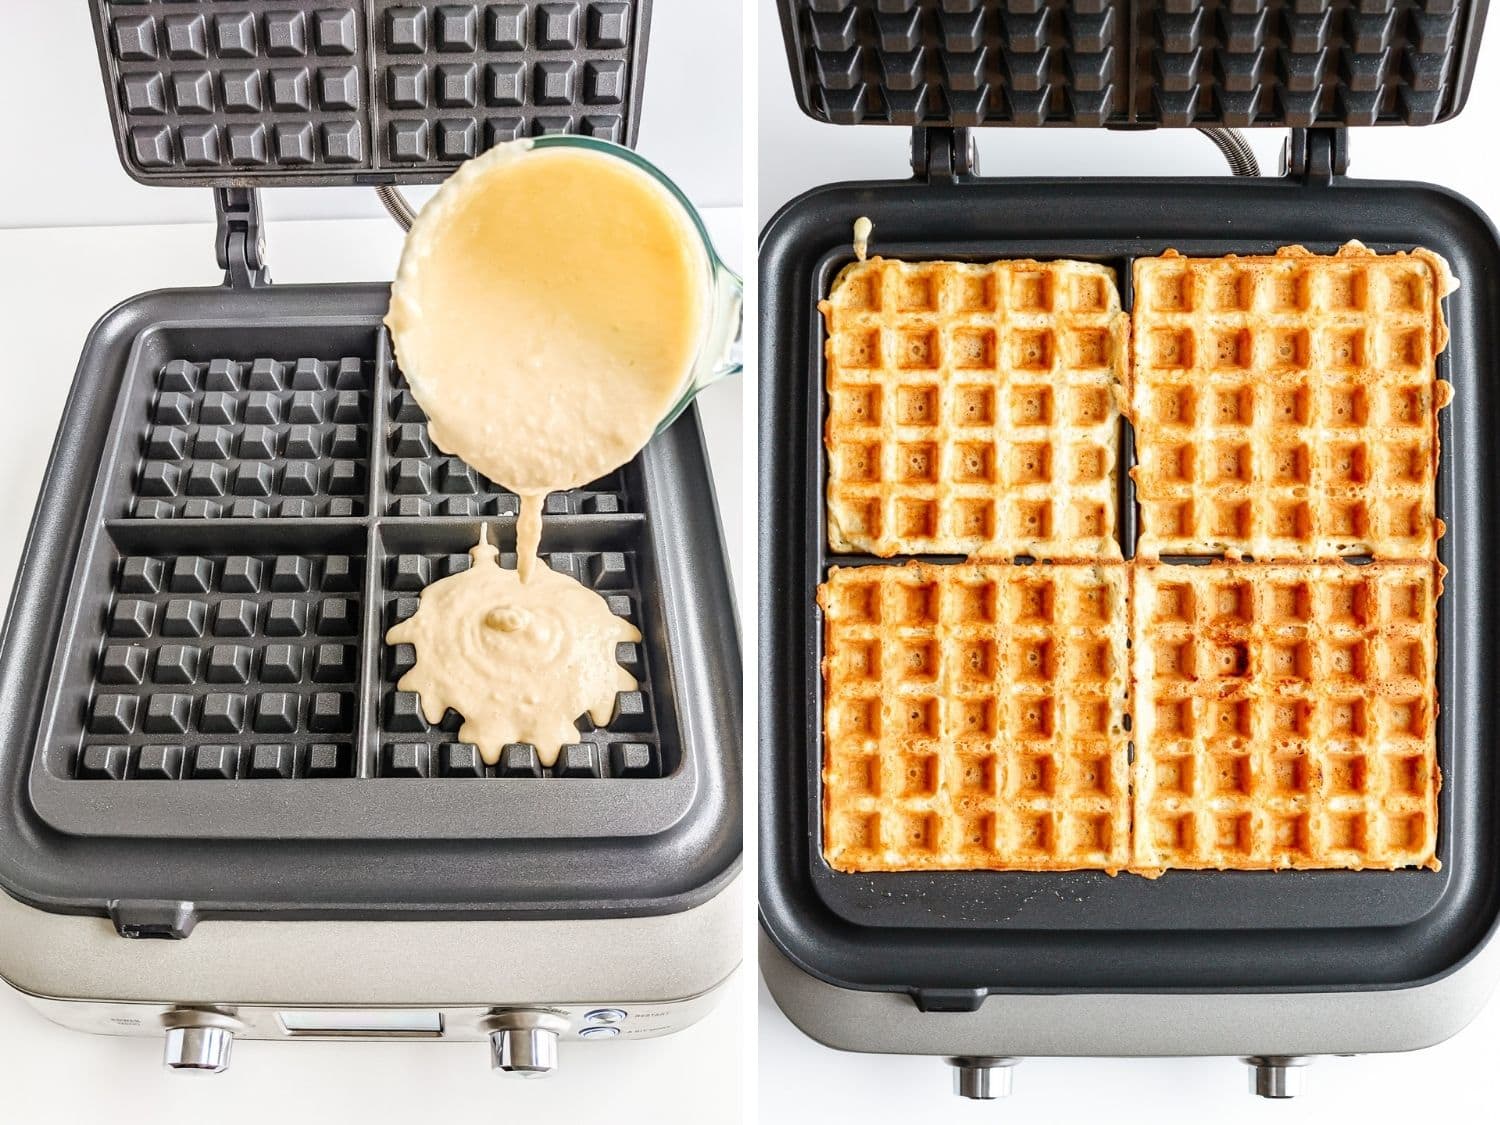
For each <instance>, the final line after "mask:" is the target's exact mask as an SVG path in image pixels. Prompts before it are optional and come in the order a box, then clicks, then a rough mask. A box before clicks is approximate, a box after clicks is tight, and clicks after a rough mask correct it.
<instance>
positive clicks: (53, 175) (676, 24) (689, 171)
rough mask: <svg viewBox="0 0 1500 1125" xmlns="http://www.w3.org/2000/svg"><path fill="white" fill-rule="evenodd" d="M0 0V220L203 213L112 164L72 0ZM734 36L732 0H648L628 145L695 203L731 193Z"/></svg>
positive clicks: (304, 206)
mask: <svg viewBox="0 0 1500 1125" xmlns="http://www.w3.org/2000/svg"><path fill="white" fill-rule="evenodd" d="M0 9H3V10H4V13H5V30H4V32H3V33H0V54H3V56H4V59H5V62H4V69H3V70H0V93H3V95H4V96H3V97H0V138H3V140H0V169H3V170H4V173H5V174H4V175H0V226H13V227H31V226H61V225H64V224H72V223H87V224H89V225H91V226H104V225H109V224H112V223H180V222H192V221H206V220H211V219H212V218H213V198H212V196H211V195H210V194H209V192H208V191H207V190H204V189H198V190H193V189H190V188H177V189H171V190H168V189H163V188H153V187H143V186H142V185H140V184H138V183H136V182H135V181H134V180H132V179H131V178H130V177H129V176H127V175H126V174H125V171H124V169H123V168H121V167H120V158H119V154H118V152H117V151H116V149H115V139H114V133H113V131H112V130H111V128H110V123H109V111H108V109H107V108H106V102H105V100H104V81H103V79H102V78H101V77H100V74H99V57H98V53H97V51H96V49H95V47H94V31H93V21H92V16H91V15H90V6H89V4H87V3H86V2H85V0H0ZM742 40H743V35H742V33H741V8H740V4H739V2H738V0H654V2H653V5H652V19H651V42H650V44H649V55H648V58H647V68H646V94H645V99H644V104H643V105H642V107H641V109H640V121H641V130H640V135H639V137H638V138H637V147H639V148H640V150H641V151H642V152H644V153H648V154H650V156H651V159H652V160H654V161H655V162H656V163H657V164H659V165H660V166H661V167H662V169H663V170H664V171H666V173H667V174H668V175H670V176H671V177H672V178H673V179H674V180H676V181H677V183H678V184H679V185H680V186H681V187H682V189H683V191H685V192H686V193H687V195H688V196H689V197H690V198H691V199H693V200H694V201H695V202H697V203H698V205H699V206H703V207H725V206H737V205H738V204H739V203H741V202H742V195H741V187H742V183H743V171H742V167H741V160H740V156H741V144H740V140H741V134H740V129H739V121H740V105H741V96H740V91H741V87H742V84H743V83H742V77H743V71H742V69H741V66H742V63H741V58H740V51H739V45H740V43H741V42H742ZM426 190H430V189H414V190H413V198H418V199H420V198H423V197H424V195H425V192H426ZM264 203H265V207H266V211H267V214H268V215H269V217H271V218H272V219H306V218H324V217H335V218H351V217H358V216H367V217H372V216H375V215H379V214H383V213H384V212H382V211H381V209H380V204H379V203H378V202H376V199H375V193H374V192H373V191H371V190H370V189H369V188H356V187H349V188H279V189H277V190H276V191H274V192H270V193H268V194H266V195H265V198H264Z"/></svg>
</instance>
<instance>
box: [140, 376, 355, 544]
mask: <svg viewBox="0 0 1500 1125" xmlns="http://www.w3.org/2000/svg"><path fill="white" fill-rule="evenodd" d="M373 377H374V365H373V364H372V363H371V362H370V361H368V360H363V359H360V358H359V357H358V356H345V357H343V358H340V359H317V358H314V357H303V358H300V359H281V360H278V359H273V358H270V357H260V358H256V359H248V360H241V359H231V358H217V359H213V360H209V361H207V362H197V363H195V362H192V361H190V360H186V359H173V360H171V361H170V362H168V363H166V364H164V365H163V366H162V367H161V368H160V370H158V372H157V373H156V384H155V391H154V393H153V394H152V395H151V397H150V399H149V400H148V401H147V403H146V406H145V410H146V413H147V415H148V420H149V425H148V427H147V428H145V431H144V433H143V435H142V437H141V439H140V442H141V445H140V457H141V460H140V465H139V469H138V470H137V472H136V474H135V477H134V489H133V496H132V498H131V499H130V500H129V501H128V507H127V510H126V511H125V512H124V513H123V514H125V515H128V516H131V517H134V518H139V519H173V518H185V519H218V518H220V517H224V518H231V519H265V518H267V517H279V518H295V519H304V518H307V517H310V516H324V517H333V518H347V517H351V516H361V515H363V514H364V513H365V511H366V507H367V504H368V499H367V496H366V492H367V489H368V479H367V478H368V454H369V449H368V446H369V439H370V424H369V423H370V395H371V383H372V380H373Z"/></svg>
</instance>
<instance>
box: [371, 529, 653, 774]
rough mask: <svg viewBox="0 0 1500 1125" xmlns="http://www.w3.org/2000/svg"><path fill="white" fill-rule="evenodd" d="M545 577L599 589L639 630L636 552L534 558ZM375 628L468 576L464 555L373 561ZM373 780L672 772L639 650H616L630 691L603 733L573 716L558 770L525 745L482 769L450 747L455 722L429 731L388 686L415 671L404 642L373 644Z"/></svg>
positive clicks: (467, 751) (454, 742)
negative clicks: (376, 694)
mask: <svg viewBox="0 0 1500 1125" xmlns="http://www.w3.org/2000/svg"><path fill="white" fill-rule="evenodd" d="M542 559H543V561H544V562H545V563H546V564H547V565H548V566H550V567H551V568H552V569H553V570H555V571H558V572H559V573H563V574H567V575H569V576H571V577H573V578H576V579H578V580H579V581H580V582H582V583H583V584H584V585H586V586H588V587H589V588H590V589H593V590H596V591H598V593H599V595H600V596H601V597H603V598H604V599H605V601H606V602H607V603H608V605H609V608H610V610H611V611H612V612H613V613H614V614H615V615H616V616H619V617H623V618H624V619H625V620H627V621H629V622H630V623H631V624H633V625H635V626H636V627H637V628H640V629H641V631H642V633H643V634H644V632H645V629H644V628H643V627H642V614H641V604H642V603H641V583H640V578H639V570H638V568H639V566H640V562H639V558H638V555H637V553H636V552H635V551H633V550H624V551H573V552H558V551H554V552H550V553H547V554H544V555H543V556H542ZM382 564H383V565H382V574H381V580H382V587H381V588H382V599H383V613H382V617H381V621H380V628H381V631H382V635H383V633H384V630H386V629H389V628H390V627H391V626H393V625H396V624H397V623H399V622H401V621H405V620H406V619H407V618H409V617H411V616H412V615H413V614H414V613H416V611H417V606H418V595H419V594H420V593H421V591H422V589H423V588H424V587H425V586H426V585H427V584H428V583H430V582H433V581H436V580H437V579H439V578H446V577H448V576H449V575H451V574H457V573H459V572H461V571H464V570H467V569H468V568H469V565H470V559H469V556H468V555H467V554H463V553H456V554H447V555H431V554H415V553H406V554H399V553H387V554H386V555H385V556H384V557H383V560H382ZM500 564H501V565H502V566H505V567H514V566H515V565H516V558H515V555H514V553H504V554H502V555H501V557H500ZM380 649H381V680H380V698H381V713H380V728H379V732H378V740H379V744H380V757H379V761H378V763H377V764H376V776H379V777H408V778H423V777H446V778H483V777H512V778H541V777H547V778H604V777H629V778H653V777H664V776H666V775H668V774H670V773H672V772H673V770H675V769H676V766H677V761H676V758H675V751H674V749H673V747H671V746H670V745H669V744H666V743H664V742H663V740H662V738H661V734H660V732H659V731H658V729H657V725H656V718H655V711H654V710H653V709H652V707H651V696H652V690H651V681H650V677H649V674H648V671H647V665H646V651H645V646H644V645H642V644H634V643H621V644H619V645H616V646H615V659H616V660H617V661H618V662H619V664H620V666H621V667H622V668H624V669H625V670H626V671H627V672H629V673H630V674H631V675H632V676H634V677H635V679H636V682H637V685H638V686H637V689H636V690H635V691H628V692H619V693H617V694H616V696H615V709H614V714H613V715H612V716H611V717H610V721H609V723H608V724H607V725H606V726H603V727H596V726H594V724H593V722H592V721H591V720H590V719H589V717H588V716H587V715H584V716H581V717H580V718H579V724H580V731H579V736H578V740H577V741H576V742H573V743H569V744H567V745H565V746H563V748H562V751H561V753H560V755H559V757H558V759H557V762H556V763H555V764H554V765H552V766H550V767H544V766H543V765H542V764H541V761H540V759H539V758H538V757H537V753H536V749H535V747H533V746H530V745H528V744H525V743H515V744H512V745H508V746H506V747H504V748H503V749H502V750H501V754H500V761H499V762H498V763H497V764H495V765H493V766H486V765H485V763H484V761H483V759H481V758H480V756H479V750H478V748H477V747H475V746H473V745H470V744H469V743H466V742H460V741H459V740H458V730H459V728H460V727H461V726H462V725H463V720H462V718H461V717H460V716H459V715H458V714H457V713H456V712H454V711H452V710H450V711H449V712H448V713H447V714H446V715H445V716H444V717H443V720H442V721H441V722H440V723H439V724H437V725H435V726H434V725H432V724H429V723H428V722H427V721H426V719H424V718H423V716H422V711H421V706H420V699H419V698H418V696H417V694H416V693H415V692H410V691H400V690H398V689H397V687H396V684H397V682H398V681H399V680H400V679H401V677H402V676H403V675H405V674H406V672H408V671H409V670H410V669H411V668H412V666H413V665H414V664H415V663H416V649H415V647H414V646H412V645H409V644H401V645H390V644H385V643H383V642H382V643H381V646H380Z"/></svg>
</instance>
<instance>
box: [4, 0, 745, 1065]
mask: <svg viewBox="0 0 1500 1125" xmlns="http://www.w3.org/2000/svg"><path fill="white" fill-rule="evenodd" d="M93 15H94V20H95V28H96V33H97V39H98V46H99V58H100V63H101V69H102V72H103V76H104V80H105V88H106V91H107V95H108V101H109V106H110V112H111V117H112V120H113V122H114V126H115V133H116V137H117V140H118V143H119V151H120V157H121V160H122V162H123V164H124V166H125V168H126V170H127V172H129V173H130V175H131V176H132V177H134V178H135V179H137V180H139V181H140V182H142V183H146V184H151V185H173V186H178V185H202V186H207V187H211V188H213V189H214V191H215V198H216V201H217V204H218V231H217V243H218V245H217V253H218V260H219V263H220V265H221V266H222V267H223V268H224V270H225V280H224V284H223V285H222V286H221V287H218V288H209V289H174V290H166V291H159V292H154V293H147V294H143V295H141V296H138V297H134V298H131V299H130V300H127V301H125V302H124V303H122V304H121V305H119V306H118V307H116V308H115V309H113V310H111V311H109V312H107V313H106V314H105V315H104V316H103V318H102V319H101V320H100V321H99V323H98V325H97V326H96V327H95V329H94V330H93V332H92V334H91V335H90V337H89V339H88V341H87V343H86V344H85V346H84V351H83V356H82V359H81V360H80V362H79V366H78V371H77V375H76V378H75V381H74V384H73V388H72V392H71V395H70V397H69V399H68V403H67V407H66V410H65V413H64V416H63V420H62V424H61V428H60V429H59V432H58V436H57V440H56V444H55V446H54V449H53V453H52V458H51V462H50V464H49V467H48V469H47V472H46V476H45V480H44V484H43V487H42V492H41V496H40V498H39V501H38V504H37V509H36V515H35V517H34V520H33V523H32V526H31V530H30V534H29V537H28V540H27V544H26V548H25V553H24V556H23V559H22V561H21V565H20V568H19V571H18V577H17V580H16V586H15V591H14V593H13V596H12V600H11V605H10V612H9V617H8V619H7V625H6V630H5V635H4V647H3V653H0V685H3V687H0V732H3V738H0V747H3V749H0V810H3V811H0V886H3V889H4V891H5V892H7V893H5V894H0V975H3V976H4V978H5V979H6V980H7V981H8V982H9V983H11V984H12V985H13V986H14V987H16V988H18V989H20V990H21V991H23V992H24V993H26V994H28V996H29V997H30V999H31V1000H32V1002H33V1003H34V1004H35V1005H36V1006H37V1007H38V1008H40V1009H41V1010H42V1011H43V1013H45V1014H46V1015H47V1016H49V1017H50V1018H52V1019H54V1020H56V1021H57V1022H59V1023H63V1024H66V1025H69V1026H72V1027H77V1028H81V1029H85V1030H89V1031H95V1032H106V1033H114V1034H127V1035H154V1036H162V1035H165V1036H166V1040H167V1062H168V1063H169V1065H171V1066H173V1067H185V1068H191V1069H204V1070H220V1069H223V1067H224V1066H225V1065H227V1062H228V1058H229V1051H230V1046H231V1044H232V1041H233V1039H234V1038H235V1037H237V1036H238V1037H248V1038H269V1039H286V1038H289V1037H296V1038H312V1039H327V1038H351V1037H363V1038H391V1037H405V1038H425V1039H433V1040H442V1039H448V1040H453V1039H460V1040H464V1039H474V1040H485V1039H488V1040H490V1041H491V1045H492V1058H493V1062H494V1065H496V1066H497V1067H498V1068H500V1069H504V1070H507V1071H519V1072H526V1073H536V1072H544V1071H546V1070H550V1069H551V1068H552V1067H553V1066H554V1065H555V1063H556V1057H557V1051H558V1044H559V1041H560V1040H583V1039H587V1040H590V1041H593V1042H600V1041H606V1040H609V1039H621V1040H626V1039H636V1038H645V1037H651V1036H657V1035H663V1034H667V1033H669V1032H673V1031H676V1030H679V1029H681V1028H682V1027H684V1026H687V1025H688V1024H690V1023H692V1022H693V1021H695V1020H696V1019H698V1018H699V1017H701V1016H702V1015H703V1014H705V1012H706V1011H708V1010H709V1008H711V1007H712V1005H713V1004H714V1003H715V1001H716V994H717V990H718V989H719V988H720V987H721V986H722V984H723V983H724V982H725V980H726V979H727V978H728V976H729V975H730V974H731V973H732V971H733V969H734V967H735V966H736V964H737V963H738V961H739V952H738V950H739V913H738V909H739V908H738V896H739V892H738V887H739V881H738V873H739V862H740V849H741V844H740V808H741V797H740V785H741V779H740V770H741V765H740V741H739V740H740V733H739V732H740V722H739V719H740V707H741V703H740V654H739V647H738V632H737V626H736V624H735V614H734V606H733V602H732V597H731V593H730V587H729V581H728V577H727V572H726V564H725V558H724V548H723V543H722V538H721V535H720V531H719V523H718V513H717V510H716V508H715V506H714V502H713V500H712V496H713V491H712V481H711V477H710V472H709V467H708V461H707V458H706V455H705V450H704V445H703V438H702V433H701V431H700V427H699V422H698V416H697V413H696V411H695V410H694V409H692V408H689V409H688V410H687V411H686V412H685V413H684V414H683V415H682V416H681V417H680V418H679V419H678V420H677V421H676V422H675V423H674V424H673V425H672V426H671V427H670V428H668V429H667V430H666V431H665V432H663V433H661V434H659V435H658V436H657V437H656V438H655V439H653V441H652V442H651V444H650V445H649V447H648V448H647V449H646V450H645V451H644V452H643V453H642V454H641V455H640V456H638V457H637V458H636V459H635V460H634V461H633V462H631V463H630V464H629V465H627V466H625V467H624V468H623V469H621V470H619V471H617V472H616V473H613V474H611V475H610V476H609V477H607V478H606V479H604V480H601V481H597V482H595V483H594V484H592V485H590V486H588V487H585V488H581V489H577V490H574V491H572V492H567V493H560V494H555V495H553V496H551V497H550V498H549V500H548V506H547V511H546V516H545V520H544V531H543V535H542V552H543V557H544V558H545V559H546V560H547V562H548V564H549V565H550V566H552V567H553V568H554V569H558V570H564V571H566V572H568V573H570V574H573V575H575V576H577V577H578V578H579V579H580V580H582V581H583V582H585V583H587V584H589V585H590V586H592V587H593V588H595V589H597V590H598V591H599V592H600V593H601V594H602V595H603V596H604V597H605V598H606V599H607V601H608V603H609V605H610V607H611V608H612V609H613V610H614V611H615V612H616V613H618V614H620V615H622V616H624V617H626V618H627V619H629V620H630V621H631V622H632V623H634V624H635V625H637V626H638V627H639V629H640V630H641V632H642V634H643V638H644V639H643V641H642V643H640V644H639V645H623V646H621V647H620V650H619V652H618V654H617V655H618V659H619V660H620V661H621V663H622V664H623V665H624V666H626V667H627V668H628V669H629V670H630V671H631V672H632V673H633V674H634V675H635V677H636V678H637V680H638V681H639V684H640V686H639V690H637V691H634V692H627V693H621V694H620V695H619V696H618V698H617V701H616V707H615V711H614V714H613V716H612V718H611V719H610V721H609V723H608V724H607V725H605V726H603V727H599V728H593V727H591V726H590V725H589V724H587V723H584V722H582V721H581V723H582V726H583V727H587V728H588V729H580V732H579V737H578V740H577V742H576V743H575V744H573V745H570V746H567V747H565V748H564V751H563V753H562V755H561V757H560V758H559V760H558V762H557V764H556V765H555V766H553V767H551V768H547V769H544V768H542V766H541V764H540V762H539V761H538V759H537V756H536V753H535V751H534V749H533V748H532V747H530V746H526V745H515V746H510V747H507V748H506V750H505V752H504V755H503V757H502V759H501V761H500V763H499V764H498V765H496V766H486V765H485V764H484V763H483V761H482V760H481V759H480V758H479V756H478V754H477V752H476V751H475V748H474V747H473V746H470V745H467V744H464V743H462V742H460V741H459V739H458V734H457V731H458V726H459V720H458V716H456V715H455V714H454V713H453V712H451V711H450V712H449V713H448V715H447V716H446V717H445V719H444V720H443V721H442V722H441V723H440V724H438V725H436V726H431V725H429V724H427V723H426V722H425V721H424V720H423V718H422V716H421V713H420V711H419V709H418V708H417V699H416V696H415V695H414V694H412V693H405V692H401V691H398V690H397V689H396V681H397V679H398V678H399V677H400V676H401V674H402V673H403V672H404V671H405V670H406V669H407V668H408V667H409V666H410V664H411V663H412V661H413V659H414V654H413V652H412V651H411V650H410V648H409V646H387V645H386V644H384V642H383V639H382V638H383V635H384V632H385V630H386V628H387V627H389V626H390V625H391V624H393V623H394V622H396V621H398V620H402V619H404V618H405V617H407V616H409V615H410V614H411V613H413V612H414V611H415V609H416V601H417V596H418V593H419V592H420V591H421V589H422V588H423V586H424V585H426V584H427V583H428V582H430V581H433V580H435V579H436V578H439V577H442V576H444V575H446V574H450V573H453V572H454V571H455V570H457V569H461V568H463V567H465V566H466V565H467V561H468V560H467V557H466V554H465V552H466V551H467V550H468V548H469V547H471V546H472V545H473V543H474V542H475V541H476V539H477V536H478V534H479V529H480V527H481V525H484V526H486V527H488V529H489V531H490V534H491V536H492V540H493V539H494V538H495V537H498V541H499V542H500V544H501V547H502V551H506V550H513V547H514V534H515V520H516V514H517V501H516V497H515V496H513V495H511V494H509V493H506V492H504V491H503V490H501V489H499V488H498V487H496V486H494V485H492V484H491V483H490V482H489V481H487V480H485V479H483V478H482V477H479V476H478V475H476V474H475V473H474V472H473V471H472V470H471V469H469V467H468V466H466V465H465V464H463V463H462V462H461V461H459V460H457V459H456V458H450V457H446V456H444V455H443V454H442V453H441V452H440V451H438V450H437V449H435V448H434V447H433V445H432V443H431V440H430V438H429V436H428V433H427V427H426V423H425V418H424V416H423V414H422V411H421V409H420V408H419V407H418V406H417V404H416V402H415V401H414V399H413V398H412V396H411V394H410V392H409V391H408V390H407V388H406V385H405V383H404V381H403V378H402V375H401V372H400V370H399V369H398V367H397V366H396V364H395V362H394V359H393V356H392V350H391V344H390V340H389V338H388V336H387V334H386V331H385V329H384V328H383V326H382V324H381V317H382V316H383V314H384V312H385V308H386V304H387V296H388V294H387V289H386V287H385V286H381V285H365V284H337V285H320V286H289V285H274V284H271V283H270V277H269V271H268V270H267V268H266V265H267V264H266V262H265V260H264V252H263V248H262V242H261V232H260V216H259V207H258V203H257V196H256V191H257V189H258V188H259V187H261V186H266V185H281V184H312V185H325V184H345V185H347V184H373V185H388V186H389V185H396V184H401V183H408V182H419V181H431V180H436V179H440V178H441V177H442V176H443V175H444V174H445V173H447V172H448V171H451V170H452V169H453V168H454V167H456V166H457V165H458V163H459V162H460V161H461V160H463V159H464V158H465V157H468V156H471V155H473V154H474V153H475V152H477V151H479V150H480V149H482V148H484V147H486V146H488V145H490V144H492V143H495V142H497V141H500V140H506V139H511V138H512V137H515V136H523V135H540V134H545V133H555V132H573V133H581V134H584V135H591V136H596V137H606V138H608V139H611V140H618V141H621V142H626V143H628V142H630V141H631V140H632V139H633V137H634V135H635V130H636V117H637V109H638V106H639V101H640V92H641V87H642V80H643V77H644V66H645V52H646V41H647V28H648V21H649V2H648V0H588V2H582V0H564V2H547V3H540V2H536V0H525V2H524V3H494V4H484V5H472V4H470V5H463V4H457V5H455V4H440V5H439V4H431V3H425V4H419V5H398V4H393V3H387V2H386V0H363V2H360V0H355V2H353V3H342V4H339V3H333V2H330V0H318V3H316V4H315V3H311V2H308V0H301V2H297V3H288V2H286V0H278V2H276V3H270V2H263V0H241V2H238V3H226V4H216V5H214V6H213V8H212V10H210V9H207V8H203V7H201V6H184V5H181V4H174V3H163V2H161V0H148V2H144V3H125V2H123V0H97V2H96V3H94V5H93ZM207 249H208V248H207V247H205V253H206V252H207ZM502 561H503V563H504V564H505V565H514V556H513V554H512V555H510V556H508V557H507V556H505V555H502ZM356 951H357V952H356Z"/></svg>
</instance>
